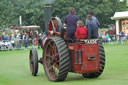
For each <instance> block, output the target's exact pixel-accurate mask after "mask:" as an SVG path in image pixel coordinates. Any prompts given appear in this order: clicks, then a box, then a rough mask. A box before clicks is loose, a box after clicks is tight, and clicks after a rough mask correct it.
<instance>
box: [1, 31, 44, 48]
mask: <svg viewBox="0 0 128 85" xmlns="http://www.w3.org/2000/svg"><path fill="white" fill-rule="evenodd" d="M41 36H42V34H41V33H37V32H33V31H31V32H16V33H11V34H6V33H5V32H3V33H2V35H1V36H0V50H12V49H21V47H24V48H23V49H25V50H26V49H27V48H28V45H31V46H34V45H38V48H40V47H41Z"/></svg>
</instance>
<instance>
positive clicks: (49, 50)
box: [43, 37, 70, 81]
mask: <svg viewBox="0 0 128 85" xmlns="http://www.w3.org/2000/svg"><path fill="white" fill-rule="evenodd" d="M69 59H70V58H69V53H68V49H67V45H66V44H65V42H64V40H63V39H61V38H59V37H54V38H53V37H51V38H50V39H48V40H47V41H46V43H45V47H44V51H43V65H44V70H45V73H46V75H47V77H48V79H49V80H51V81H64V80H65V78H66V76H67V75H68V71H69Z"/></svg>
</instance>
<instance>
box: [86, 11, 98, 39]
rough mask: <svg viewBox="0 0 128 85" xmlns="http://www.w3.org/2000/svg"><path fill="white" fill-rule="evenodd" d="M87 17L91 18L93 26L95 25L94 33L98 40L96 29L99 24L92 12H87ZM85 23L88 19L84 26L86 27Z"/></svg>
mask: <svg viewBox="0 0 128 85" xmlns="http://www.w3.org/2000/svg"><path fill="white" fill-rule="evenodd" d="M89 15H90V16H91V21H92V23H93V25H95V29H94V30H95V31H96V32H95V33H97V34H96V36H97V38H98V27H99V26H100V23H99V21H98V19H97V18H96V17H95V16H94V12H93V11H92V10H91V11H90V12H89ZM89 21H90V20H89ZM87 23H88V19H86V24H85V25H87Z"/></svg>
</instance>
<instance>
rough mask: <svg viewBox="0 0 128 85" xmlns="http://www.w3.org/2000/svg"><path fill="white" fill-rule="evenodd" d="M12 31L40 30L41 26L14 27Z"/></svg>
mask: <svg viewBox="0 0 128 85" xmlns="http://www.w3.org/2000/svg"><path fill="white" fill-rule="evenodd" d="M10 29H40V26H12V27H10Z"/></svg>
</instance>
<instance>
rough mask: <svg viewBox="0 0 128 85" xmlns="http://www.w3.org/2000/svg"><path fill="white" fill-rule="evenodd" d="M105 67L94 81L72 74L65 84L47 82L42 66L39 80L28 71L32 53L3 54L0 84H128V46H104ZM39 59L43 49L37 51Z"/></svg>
mask: <svg viewBox="0 0 128 85" xmlns="http://www.w3.org/2000/svg"><path fill="white" fill-rule="evenodd" d="M104 48H105V54H106V65H105V70H104V73H103V74H102V75H101V76H100V77H99V78H95V79H86V78H83V77H82V76H81V75H80V74H74V73H69V75H68V77H67V78H66V80H65V81H64V82H51V81H49V80H48V79H47V77H46V75H45V73H44V70H43V66H42V65H41V64H39V72H38V76H37V77H33V76H32V75H31V73H30V71H29V59H28V56H29V50H15V51H0V85H128V43H125V44H104ZM38 54H39V57H41V56H42V50H41V49H38Z"/></svg>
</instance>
